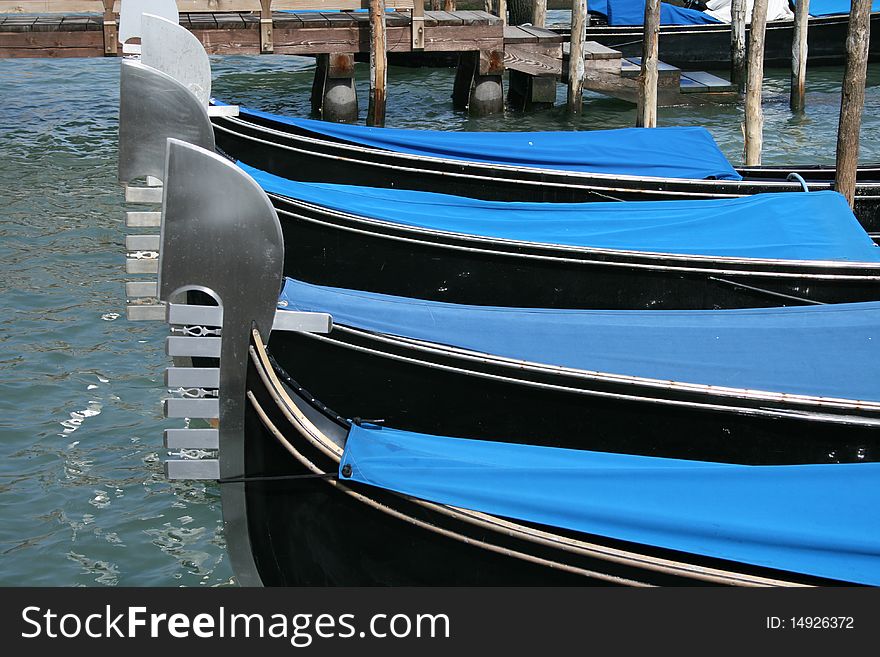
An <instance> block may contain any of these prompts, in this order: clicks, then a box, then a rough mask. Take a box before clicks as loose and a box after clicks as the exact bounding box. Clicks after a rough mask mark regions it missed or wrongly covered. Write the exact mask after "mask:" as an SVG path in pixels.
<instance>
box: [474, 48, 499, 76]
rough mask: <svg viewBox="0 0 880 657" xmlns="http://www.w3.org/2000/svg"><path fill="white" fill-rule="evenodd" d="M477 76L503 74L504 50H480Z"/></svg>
mask: <svg viewBox="0 0 880 657" xmlns="http://www.w3.org/2000/svg"><path fill="white" fill-rule="evenodd" d="M478 73H479V75H503V74H504V50H481V51H480V63H479V70H478Z"/></svg>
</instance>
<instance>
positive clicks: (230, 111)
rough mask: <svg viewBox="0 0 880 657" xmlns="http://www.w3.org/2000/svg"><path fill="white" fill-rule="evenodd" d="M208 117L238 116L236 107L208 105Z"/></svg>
mask: <svg viewBox="0 0 880 657" xmlns="http://www.w3.org/2000/svg"><path fill="white" fill-rule="evenodd" d="M208 116H210V117H212V118H213V117H215V116H218V117H222V116H238V105H208Z"/></svg>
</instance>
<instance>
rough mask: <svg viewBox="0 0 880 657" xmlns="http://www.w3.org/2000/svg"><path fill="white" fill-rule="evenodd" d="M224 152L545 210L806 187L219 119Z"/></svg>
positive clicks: (823, 178) (868, 199) (864, 215)
mask: <svg viewBox="0 0 880 657" xmlns="http://www.w3.org/2000/svg"><path fill="white" fill-rule="evenodd" d="M214 126H215V131H214V132H215V136H216V140H217V147H218V148H219V149H220V150H221V151H222V152H224V153H226V154H227V155H228V156H229V157H232V158H234V159H236V160H240V161H242V162H245V163H247V164H249V165H251V166H254V167H256V168H257V169H261V170H263V171H267V172H269V173H272V174H275V175H278V176H281V177H284V178H289V179H291V180H299V181H303V182H329V183H336V184H343V185H360V186H366V187H380V188H388V187H396V188H399V189H412V190H421V191H429V192H438V193H443V194H452V195H455V196H465V197H470V198H479V199H486V200H496V201H529V202H541V203H565V202H595V201H662V200H687V199H700V198H703V199H706V198H724V197H736V196H747V195H751V194H762V193H770V192H784V191H789V192H801V191H802V187H801V186H800V184H799V183H796V182H790V181H785V180H784V177H785V175H786V174H785V173H782V172H781V171H780V170H778V169H776V168H771V169H768V171H771V172H772V173H773V175H776V173H777V172H779V173H780V177H781V178H783V180H773V179H771V178H769V177H767V176H761V177H758V178H755V179H745V180H742V181H731V180H687V179H680V178H639V177H623V178H621V177H614V176H603V175H590V174H583V173H573V172H566V171H555V170H549V169H529V168H516V167H501V166H493V165H490V164H479V163H474V162H467V161H463V160H444V159H439V158H424V157H416V156H411V155H410V156H408V155H405V154H401V153H395V152H392V151H383V150H379V149H370V148H364V147H360V146H355V145H351V144H344V143H340V142H335V141H332V140H329V139H326V138H318V136H317V135H315V134H313V133H306V132H304V131H300V132H297V129H296V128H294V127H292V126H289V125H285V124H278V123H276V122H274V121H270V120H268V119H262V118H248V120H247V121H244V120H240V119H223V118H218V119H214ZM803 173H804V174H806V175H805V178H807V180H808V181H809V185H810V189H811V190H814V191H819V190H828V189H832V188H833V182H832V181H833V169H831V170H829V169H823V168H821V167H820V168H816V167H813V168H809V169H805V170H804V172H803ZM875 174H876V169H875V168H873V167H872V168H869V169H866V170H865V171H864V172H862V175H861V177H860V178H859V182H858V184H857V185H856V199H855V208H854V211H855V213H856V216H857V217H858V219H859V221H860V222H861V224H862V226H863V227H864V228H865V230H866V231H867V232H868V233H870V234H875V233H876V234H878V235H880V181H878V180H876V179H871V177H873V176H874V175H875Z"/></svg>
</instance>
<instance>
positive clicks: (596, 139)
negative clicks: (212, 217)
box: [240, 107, 742, 180]
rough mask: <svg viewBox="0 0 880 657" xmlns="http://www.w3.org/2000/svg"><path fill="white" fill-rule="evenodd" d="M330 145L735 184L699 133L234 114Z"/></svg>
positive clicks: (727, 167)
mask: <svg viewBox="0 0 880 657" xmlns="http://www.w3.org/2000/svg"><path fill="white" fill-rule="evenodd" d="M240 112H241V115H242V116H245V117H246V116H248V115H251V116H255V117H263V118H268V119H271V120H273V121H278V122H281V123H286V124H288V125H293V126H296V127H298V128H301V129H303V130H308V131H310V132H314V133H317V134H320V135H325V136H327V137H331V138H334V139H341V140H343V141H347V142H352V143H356V144H360V145H363V146H370V147H372V148H381V149H384V150H389V151H396V152H398V153H410V154H414V155H422V156H428V157H440V158H450V159H454V160H470V161H474V162H486V163H492V164H507V165H512V166H522V167H539V168H543V169H560V170H565V171H583V172H590V173H606V174H615V175H626V176H658V177H663V178H690V179H697V180H701V179H704V178H718V179H719V180H741V179H742V176H740V175H739V174H738V173H737V172H736V170H735V169H734V168H733V167H732V166H731V165H730V162H728V161H727V158H726V157H725V156H724V153H722V152H721V150H720V149H719V148H718V145H717V144H716V143H715V140H714V139H713V138H712V135H711V134H710V133H709V131H708V130H706V129H705V128H699V127H685V128H622V129H617V130H591V131H557V132H445V131H441V130H404V129H399V128H370V127H365V126H359V125H346V124H343V123H329V122H327V121H313V120H311V119H298V118H292V117H286V116H280V115H278V114H268V113H266V112H260V111H257V110H252V109H247V108H244V107H242V108H240Z"/></svg>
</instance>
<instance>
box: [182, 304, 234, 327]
mask: <svg viewBox="0 0 880 657" xmlns="http://www.w3.org/2000/svg"><path fill="white" fill-rule="evenodd" d="M168 323H169V324H190V325H197V326H223V308H222V307H221V306H193V305H187V304H182V303H170V304H168Z"/></svg>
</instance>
